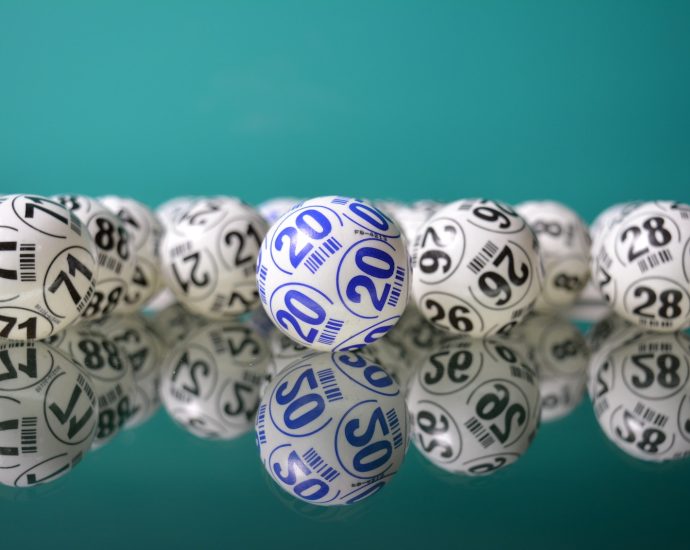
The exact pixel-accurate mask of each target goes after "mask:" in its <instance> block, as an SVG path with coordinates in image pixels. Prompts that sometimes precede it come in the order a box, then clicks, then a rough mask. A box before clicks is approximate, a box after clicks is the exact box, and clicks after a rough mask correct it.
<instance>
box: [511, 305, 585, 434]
mask: <svg viewBox="0 0 690 550" xmlns="http://www.w3.org/2000/svg"><path fill="white" fill-rule="evenodd" d="M511 337H512V338H511V339H514V338H519V339H521V340H522V341H523V342H525V343H526V344H527V346H528V350H529V351H528V360H529V362H530V365H533V366H534V368H535V369H536V370H537V375H538V377H539V395H540V397H541V420H542V422H551V421H553V420H558V419H560V418H563V417H565V416H567V415H568V414H570V413H571V412H572V411H573V410H574V409H575V407H577V405H578V404H579V403H580V402H581V401H582V398H583V396H584V394H585V388H586V386H587V367H588V366H589V359H590V355H589V347H588V346H587V341H586V340H585V337H584V335H583V334H582V333H581V332H580V330H579V329H578V328H577V327H576V326H575V325H573V324H572V323H570V322H568V321H567V320H565V319H562V318H560V317H557V316H553V315H544V314H532V315H530V316H529V317H527V319H525V321H524V322H523V323H522V324H521V325H519V326H518V327H516V328H515V331H514V332H512V333H511Z"/></svg>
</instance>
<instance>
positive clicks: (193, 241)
mask: <svg viewBox="0 0 690 550" xmlns="http://www.w3.org/2000/svg"><path fill="white" fill-rule="evenodd" d="M265 233H266V222H265V221H264V220H263V218H262V217H261V216H260V215H259V214H258V212H256V211H255V210H254V209H253V208H251V207H249V206H247V205H246V204H244V203H243V202H241V201H240V200H238V199H233V198H229V197H218V198H213V199H202V200H198V201H196V202H194V203H193V204H192V205H191V206H190V207H189V208H188V209H187V210H186V211H185V212H183V213H182V214H180V215H178V217H177V220H176V223H175V224H174V226H172V227H170V228H168V231H167V233H166V235H165V237H164V239H163V242H162V245H161V262H162V272H163V277H164V279H165V281H166V283H167V285H168V287H170V289H171V290H172V291H173V292H174V294H175V296H176V297H177V299H178V300H179V301H180V303H181V304H182V305H183V306H185V307H186V308H187V309H189V310H190V311H192V312H193V313H196V314H198V315H203V316H205V317H208V318H209V319H224V318H229V317H235V316H237V315H241V314H243V313H246V312H247V311H249V310H251V309H254V308H255V307H256V306H258V304H259V296H258V292H257V290H256V273H255V270H256V258H257V254H258V253H259V247H260V246H261V240H262V239H263V237H264V234H265Z"/></svg>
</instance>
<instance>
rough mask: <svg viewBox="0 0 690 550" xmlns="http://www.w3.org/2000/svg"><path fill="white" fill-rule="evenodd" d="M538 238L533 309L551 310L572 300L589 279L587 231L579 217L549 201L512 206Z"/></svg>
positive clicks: (562, 206) (567, 304) (560, 307)
mask: <svg viewBox="0 0 690 550" xmlns="http://www.w3.org/2000/svg"><path fill="white" fill-rule="evenodd" d="M515 209H516V210H517V212H518V213H519V214H520V215H521V216H522V217H523V218H525V220H526V221H527V223H528V224H529V225H530V226H531V227H532V230H533V231H534V232H535V233H536V235H537V238H538V239H539V251H540V252H541V257H542V262H543V264H544V282H543V290H542V293H541V295H540V296H539V298H538V299H537V303H536V304H535V306H534V307H535V309H536V310H538V311H547V312H548V311H553V310H557V309H562V308H564V307H566V306H569V305H571V304H573V303H574V302H575V300H576V299H577V297H578V295H579V294H580V292H581V291H582V289H583V288H584V286H585V284H586V283H587V280H588V279H589V247H590V240H589V233H588V231H587V227H586V226H585V224H584V222H583V221H582V220H581V219H580V217H579V216H578V215H577V214H576V213H575V212H573V211H572V210H571V209H570V208H567V207H566V206H564V205H562V204H560V203H557V202H553V201H533V202H523V203H522V204H520V205H518V206H517V207H516V208H515Z"/></svg>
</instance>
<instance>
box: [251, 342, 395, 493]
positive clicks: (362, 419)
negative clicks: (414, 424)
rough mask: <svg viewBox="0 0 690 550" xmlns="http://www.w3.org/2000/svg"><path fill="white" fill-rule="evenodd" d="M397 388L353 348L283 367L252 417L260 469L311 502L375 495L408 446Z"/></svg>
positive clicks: (390, 379) (384, 374) (390, 475)
mask: <svg viewBox="0 0 690 550" xmlns="http://www.w3.org/2000/svg"><path fill="white" fill-rule="evenodd" d="M407 430H408V426H407V410H406V408H405V400H404V398H403V396H402V394H401V392H400V388H399V387H398V385H397V384H396V383H395V382H394V381H393V379H392V378H391V377H390V376H389V375H388V374H387V373H386V371H385V370H383V369H382V368H381V367H380V366H378V365H376V364H373V363H371V362H369V361H367V360H366V359H365V358H364V357H363V356H362V355H357V354H354V353H352V352H336V353H333V354H330V353H319V354H315V355H312V356H310V357H306V358H303V359H301V360H298V361H296V362H295V363H293V364H292V365H291V366H289V367H287V368H286V369H284V370H283V371H282V372H281V373H280V374H279V375H278V376H277V377H276V378H274V379H273V381H272V382H271V383H270V384H269V386H268V388H267V389H266V393H265V395H264V397H263V399H262V401H261V405H260V406H259V412H258V414H257V417H256V435H257V441H258V445H259V452H260V455H261V460H262V461H263V463H264V466H265V467H266V469H267V470H268V473H269V474H270V475H271V477H272V478H273V480H274V481H275V482H276V483H277V484H278V485H279V486H280V487H281V488H282V489H284V490H285V491H287V492H288V493H290V494H291V495H294V496H295V497H297V498H300V499H302V500H304V501H306V502H311V503H312V504H319V505H324V506H330V505H335V504H353V503H355V502H358V501H360V500H362V499H364V498H367V497H369V496H371V495H372V494H374V493H376V492H378V491H379V490H380V489H381V488H382V487H383V486H384V485H385V484H386V483H387V482H388V481H389V480H390V478H391V477H392V476H393V475H394V474H395V473H396V472H397V471H398V469H399V468H400V465H401V464H402V461H403V458H404V456H405V452H406V450H407Z"/></svg>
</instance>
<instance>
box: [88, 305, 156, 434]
mask: <svg viewBox="0 0 690 550" xmlns="http://www.w3.org/2000/svg"><path fill="white" fill-rule="evenodd" d="M98 329H99V330H100V331H101V332H102V333H104V334H107V335H108V337H109V338H110V340H111V341H112V342H114V343H115V344H116V345H117V346H118V348H119V350H120V352H121V353H123V354H125V355H126V356H127V359H128V360H129V364H130V366H131V367H132V374H133V376H134V393H133V394H132V400H131V403H130V409H129V415H128V418H127V420H126V421H125V424H124V428H125V429H129V428H135V427H137V426H140V425H142V424H144V423H145V422H146V421H147V420H149V419H150V418H151V417H152V416H153V415H154V413H155V412H156V411H157V410H158V409H159V408H160V397H159V394H158V386H159V384H160V378H161V367H162V362H163V359H164V356H165V347H164V346H165V344H164V343H163V341H162V340H161V339H160V338H159V337H158V335H157V334H156V333H155V332H154V331H153V330H152V329H151V328H150V327H149V326H148V323H147V321H146V320H145V319H144V317H143V316H141V315H127V316H121V315H116V316H113V317H108V318H107V319H105V320H103V321H99V323H98Z"/></svg>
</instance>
